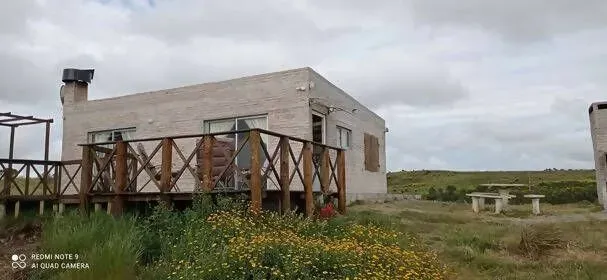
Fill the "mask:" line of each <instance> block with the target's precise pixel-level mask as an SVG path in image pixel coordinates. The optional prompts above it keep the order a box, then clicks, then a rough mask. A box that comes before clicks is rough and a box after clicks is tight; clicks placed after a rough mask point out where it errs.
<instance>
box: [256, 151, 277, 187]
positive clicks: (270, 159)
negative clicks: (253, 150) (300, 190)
mask: <svg viewBox="0 0 607 280" xmlns="http://www.w3.org/2000/svg"><path fill="white" fill-rule="evenodd" d="M259 142H260V143H261V149H262V150H263V153H264V154H265V155H266V158H267V159H268V169H266V170H265V171H264V174H263V177H264V178H265V177H267V176H268V173H269V171H270V169H272V173H274V176H275V177H276V180H277V181H278V185H279V187H280V189H281V190H282V185H281V184H280V176H279V175H278V172H277V171H276V168H275V167H274V159H275V158H276V155H278V151H279V149H280V145H276V148H275V149H274V153H273V154H272V156H271V157H270V154H269V153H268V149H266V147H265V146H264V143H263V139H261V140H260V141H259Z"/></svg>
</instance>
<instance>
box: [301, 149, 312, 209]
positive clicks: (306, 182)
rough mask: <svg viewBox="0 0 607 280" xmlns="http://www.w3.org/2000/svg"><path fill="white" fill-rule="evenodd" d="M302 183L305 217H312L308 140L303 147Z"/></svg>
mask: <svg viewBox="0 0 607 280" xmlns="http://www.w3.org/2000/svg"><path fill="white" fill-rule="evenodd" d="M303 170H304V171H303V173H304V175H303V177H304V178H303V179H304V181H303V185H304V197H305V203H306V207H305V208H306V217H312V216H313V215H314V195H313V194H312V184H313V175H312V174H313V173H312V172H313V163H312V143H311V142H309V141H306V142H304V149H303Z"/></svg>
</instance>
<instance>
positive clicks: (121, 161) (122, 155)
mask: <svg viewBox="0 0 607 280" xmlns="http://www.w3.org/2000/svg"><path fill="white" fill-rule="evenodd" d="M126 161H127V144H126V143H125V142H124V141H118V142H116V181H115V182H116V184H114V194H115V195H114V198H113V201H112V207H111V210H110V211H111V213H112V214H113V215H115V216H117V215H120V214H122V212H123V208H124V197H123V196H122V193H123V192H124V190H125V189H126V185H127V174H128V170H127V162H126Z"/></svg>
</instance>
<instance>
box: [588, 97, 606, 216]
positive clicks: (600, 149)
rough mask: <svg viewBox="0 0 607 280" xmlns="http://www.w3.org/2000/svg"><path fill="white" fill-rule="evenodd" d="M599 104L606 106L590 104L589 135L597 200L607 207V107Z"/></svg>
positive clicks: (598, 103)
mask: <svg viewBox="0 0 607 280" xmlns="http://www.w3.org/2000/svg"><path fill="white" fill-rule="evenodd" d="M603 104H604V105H603ZM599 105H602V106H606V107H607V102H596V103H592V105H591V106H590V108H592V112H590V113H589V118H590V135H591V137H592V146H593V150H594V163H595V170H596V183H597V185H596V187H597V195H598V198H599V202H600V203H601V204H602V205H603V206H604V207H607V203H606V200H607V161H606V158H605V153H606V152H607V108H599ZM602 106H601V107H602Z"/></svg>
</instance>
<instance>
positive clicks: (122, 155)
mask: <svg viewBox="0 0 607 280" xmlns="http://www.w3.org/2000/svg"><path fill="white" fill-rule="evenodd" d="M126 145H127V144H126V143H124V141H118V142H117V143H116V181H115V182H116V184H114V193H115V194H116V195H115V196H114V199H113V200H114V203H113V205H114V207H113V208H112V214H113V215H115V216H117V215H120V214H122V210H123V208H124V197H122V193H123V192H124V189H125V188H126V185H127V183H128V182H127V174H128V170H127V165H126V160H127V147H126ZM163 156H164V154H163Z"/></svg>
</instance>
